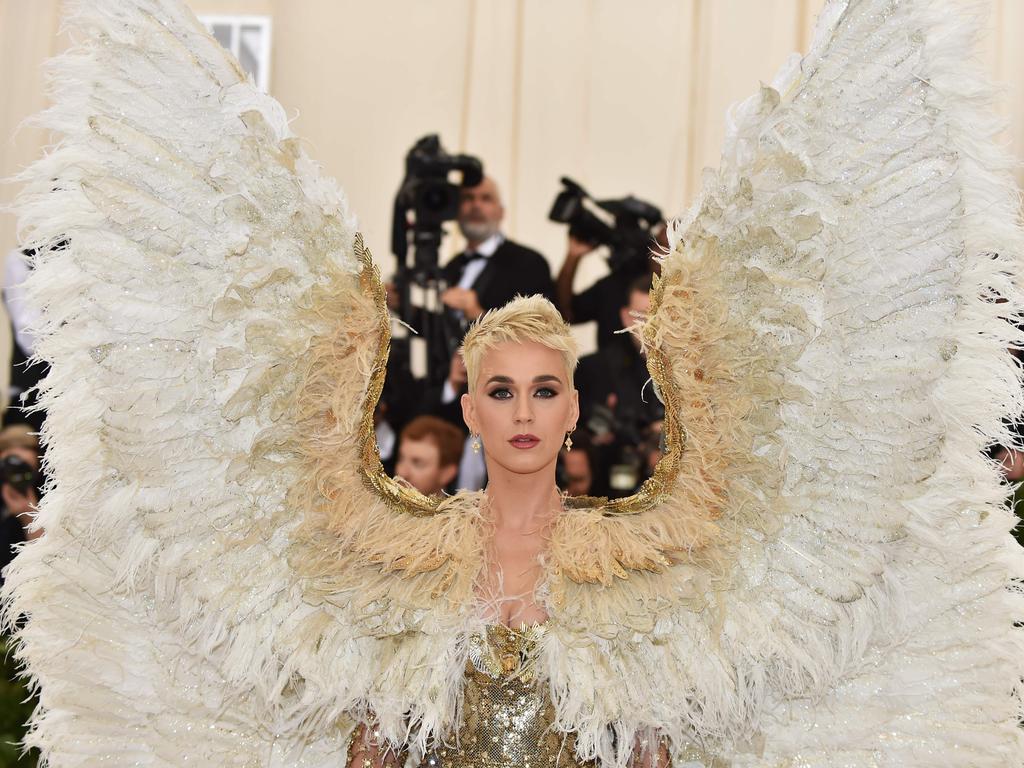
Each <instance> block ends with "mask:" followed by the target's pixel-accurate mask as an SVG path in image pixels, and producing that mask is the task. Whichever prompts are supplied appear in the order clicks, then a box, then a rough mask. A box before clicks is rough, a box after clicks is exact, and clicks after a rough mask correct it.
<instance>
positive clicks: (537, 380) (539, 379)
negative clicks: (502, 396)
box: [487, 373, 562, 384]
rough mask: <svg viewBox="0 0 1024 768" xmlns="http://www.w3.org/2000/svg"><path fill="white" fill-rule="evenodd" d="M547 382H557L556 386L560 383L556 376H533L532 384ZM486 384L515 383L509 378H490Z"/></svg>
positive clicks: (546, 374)
mask: <svg viewBox="0 0 1024 768" xmlns="http://www.w3.org/2000/svg"><path fill="white" fill-rule="evenodd" d="M548 381H554V382H557V383H558V384H561V383H562V380H561V379H560V378H558V377H557V376H552V375H551V374H550V373H544V374H541V375H540V376H534V377H533V383H534V384H543V383H545V382H548ZM487 383H488V384H514V383H515V382H514V381H513V380H512V377H511V376H491V378H489V379H488V380H487Z"/></svg>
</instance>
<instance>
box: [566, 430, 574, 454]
mask: <svg viewBox="0 0 1024 768" xmlns="http://www.w3.org/2000/svg"><path fill="white" fill-rule="evenodd" d="M575 431H576V430H575V429H570V430H569V434H567V435H566V436H565V450H567V451H571V450H572V433H573V432H575Z"/></svg>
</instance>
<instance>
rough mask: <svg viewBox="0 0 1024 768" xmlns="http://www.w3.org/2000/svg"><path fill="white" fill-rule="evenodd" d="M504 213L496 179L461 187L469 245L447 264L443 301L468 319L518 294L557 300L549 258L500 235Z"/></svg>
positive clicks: (462, 216) (461, 215)
mask: <svg viewBox="0 0 1024 768" xmlns="http://www.w3.org/2000/svg"><path fill="white" fill-rule="evenodd" d="M504 215H505V209H504V207H503V206H502V204H501V194H500V192H499V191H498V185H497V184H495V182H494V179H491V178H487V177H485V178H484V179H483V180H482V181H481V182H480V183H479V184H478V185H477V186H475V187H465V188H463V190H462V194H461V200H460V204H459V217H458V224H459V229H460V230H461V231H462V234H463V236H464V237H465V238H466V243H467V245H466V250H465V251H464V252H463V253H460V254H459V255H458V256H456V257H455V258H454V259H452V260H451V261H450V262H449V263H448V264H447V265H446V266H445V268H444V273H443V274H444V278H445V280H446V282H447V283H448V285H449V286H450V287H449V288H448V289H447V290H445V291H444V292H443V293H442V294H441V301H442V302H443V303H444V304H445V306H447V307H448V308H449V309H450V310H453V311H454V312H456V313H458V314H459V316H460V317H461V319H463V320H464V322H466V323H468V322H472V321H473V320H476V319H477V318H478V317H479V316H480V315H481V314H483V313H484V312H485V311H487V310H488V309H495V308H496V307H500V306H502V305H503V304H505V303H507V302H508V301H511V300H512V299H513V298H515V297H516V296H517V295H523V296H529V295H531V294H534V293H539V294H542V295H543V296H546V297H547V298H548V299H552V300H553V299H554V292H555V291H554V283H553V282H552V281H551V270H550V269H549V267H548V263H547V260H546V259H545V258H544V257H543V256H541V255H540V254H539V253H537V251H534V250H532V249H530V248H527V247H525V246H522V245H519V244H518V243H514V242H512V241H511V240H509V239H508V238H506V237H505V236H504V235H503V234H502V233H501V220H502V218H503V217H504Z"/></svg>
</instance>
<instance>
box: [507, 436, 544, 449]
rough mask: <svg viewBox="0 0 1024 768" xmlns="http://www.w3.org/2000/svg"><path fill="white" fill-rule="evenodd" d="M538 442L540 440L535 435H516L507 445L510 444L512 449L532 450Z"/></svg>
mask: <svg viewBox="0 0 1024 768" xmlns="http://www.w3.org/2000/svg"><path fill="white" fill-rule="evenodd" d="M539 442H540V438H539V437H537V436H536V435H516V436H515V437H513V438H512V439H511V440H509V443H511V444H512V447H513V448H519V449H520V450H524V451H525V450H528V449H530V448H533V447H534V446H535V445H537V444H538V443H539Z"/></svg>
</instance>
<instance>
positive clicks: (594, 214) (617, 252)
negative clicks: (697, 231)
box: [548, 176, 663, 272]
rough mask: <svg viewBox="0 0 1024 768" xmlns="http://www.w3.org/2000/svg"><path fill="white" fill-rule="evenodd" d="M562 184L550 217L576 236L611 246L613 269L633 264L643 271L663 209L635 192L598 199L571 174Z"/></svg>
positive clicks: (595, 243)
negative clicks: (634, 195)
mask: <svg viewBox="0 0 1024 768" xmlns="http://www.w3.org/2000/svg"><path fill="white" fill-rule="evenodd" d="M562 187H563V189H562V191H561V192H559V193H558V197H556V198H555V202H554V204H553V205H552V206H551V212H550V213H549V214H548V218H549V219H550V220H551V221H555V222H558V223H559V224H568V225H569V234H570V235H572V236H573V237H575V238H576V239H577V240H582V241H583V242H585V243H589V244H591V245H593V246H598V245H606V246H608V248H609V249H611V256H609V258H608V266H609V267H610V268H611V270H612V272H618V271H621V270H624V269H628V270H633V269H634V268H635V269H636V271H640V266H641V265H645V264H646V262H647V259H648V258H649V256H650V246H651V237H652V234H651V230H652V228H653V227H654V226H656V225H657V224H658V223H659V222H661V221H662V218H663V217H662V215H661V209H659V208H658V207H657V206H655V205H652V204H651V203H648V202H646V201H644V200H639V199H637V198H635V197H633V196H632V195H629V196H627V197H622V198H617V199H614V200H595V199H594V198H593V197H591V196H590V194H588V193H587V191H586V190H585V189H584V188H583V187H582V186H580V185H579V184H578V183H576V182H575V181H573V180H572V179H570V178H569V177H568V176H563V177H562ZM593 209H597V210H596V211H595V210H593ZM602 213H603V215H601V214H602ZM608 218H610V219H611V223H609V222H608V221H607V219H608Z"/></svg>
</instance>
